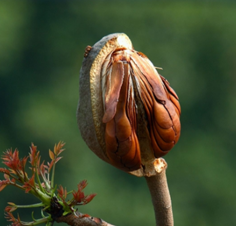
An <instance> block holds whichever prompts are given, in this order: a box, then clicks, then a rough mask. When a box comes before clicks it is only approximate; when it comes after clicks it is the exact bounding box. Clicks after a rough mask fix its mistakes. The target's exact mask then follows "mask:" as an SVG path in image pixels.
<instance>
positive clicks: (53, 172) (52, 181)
mask: <svg viewBox="0 0 236 226" xmlns="http://www.w3.org/2000/svg"><path fill="white" fill-rule="evenodd" d="M56 157H57V156H56ZM56 157H55V158H56ZM55 167H56V163H55V162H54V164H53V167H52V177H51V188H53V186H54V176H55Z"/></svg>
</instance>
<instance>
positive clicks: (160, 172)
mask: <svg viewBox="0 0 236 226" xmlns="http://www.w3.org/2000/svg"><path fill="white" fill-rule="evenodd" d="M154 164H155V169H156V175H153V176H150V177H148V176H145V179H146V181H147V184H148V188H149V191H150V193H151V197H152V203H153V206H154V211H155V218H156V226H173V225H174V220H173V213H172V204H171V198H170V193H169V188H168V184H167V179H166V168H167V163H166V162H165V160H164V159H162V158H160V159H156V161H155V163H154Z"/></svg>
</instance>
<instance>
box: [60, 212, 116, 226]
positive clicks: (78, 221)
mask: <svg viewBox="0 0 236 226" xmlns="http://www.w3.org/2000/svg"><path fill="white" fill-rule="evenodd" d="M56 222H58V223H61V222H64V223H67V224H68V225H71V226H114V225H112V224H109V223H107V222H105V221H104V220H102V219H100V218H96V217H91V216H89V215H88V214H82V213H80V212H78V211H77V212H76V213H75V214H68V215H66V216H62V217H59V218H57V219H56Z"/></svg>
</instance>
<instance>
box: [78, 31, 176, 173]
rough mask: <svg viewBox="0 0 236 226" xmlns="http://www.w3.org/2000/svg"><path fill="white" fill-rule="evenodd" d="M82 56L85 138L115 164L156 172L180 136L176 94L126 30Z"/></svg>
mask: <svg viewBox="0 0 236 226" xmlns="http://www.w3.org/2000/svg"><path fill="white" fill-rule="evenodd" d="M84 56H85V58H84V60H83V65H82V68H81V70H80V100H79V105H78V111H77V120H78V125H79V128H80V131H81V134H82V137H83V139H84V140H85V142H86V143H87V145H88V146H89V148H90V149H91V150H92V151H93V152H95V154H97V155H98V157H100V158H101V159H103V160H104V161H106V162H108V163H110V164H112V165H114V166H115V167H117V168H119V169H122V170H124V171H126V172H129V173H131V174H134V175H136V176H142V175H144V174H145V175H150V174H152V173H151V172H150V171H151V170H152V169H151V168H152V167H151V165H152V163H153V161H154V160H155V158H159V157H161V156H164V155H165V154H167V153H168V152H169V151H170V150H171V148H172V147H173V146H174V145H175V144H176V143H177V141H178V139H179V136H180V119H179V117H180V113H181V109H180V105H179V101H178V96H177V94H176V93H175V91H174V90H173V89H172V88H171V87H170V85H169V83H168V81H167V80H166V79H165V78H164V77H162V76H161V75H159V74H158V72H157V71H156V69H155V67H154V66H153V64H152V63H151V61H149V59H148V58H147V57H146V56H145V55H144V54H143V53H140V52H137V51H135V50H134V49H133V47H132V43H131V41H130V39H129V38H128V37H127V36H126V35H125V34H119V33H117V34H111V35H108V36H106V37H104V38H103V39H101V40H100V41H99V42H97V43H96V44H95V45H94V46H92V47H90V46H88V47H87V48H86V50H85V55H84Z"/></svg>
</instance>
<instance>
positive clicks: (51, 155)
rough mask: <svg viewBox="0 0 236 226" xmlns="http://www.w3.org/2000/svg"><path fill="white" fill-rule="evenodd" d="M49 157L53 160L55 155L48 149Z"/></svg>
mask: <svg viewBox="0 0 236 226" xmlns="http://www.w3.org/2000/svg"><path fill="white" fill-rule="evenodd" d="M49 157H50V159H51V160H54V159H55V155H54V153H53V152H52V151H51V150H50V149H49Z"/></svg>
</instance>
